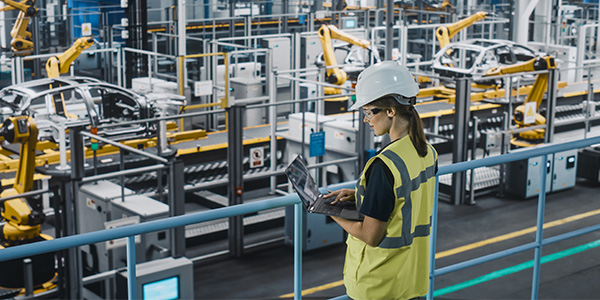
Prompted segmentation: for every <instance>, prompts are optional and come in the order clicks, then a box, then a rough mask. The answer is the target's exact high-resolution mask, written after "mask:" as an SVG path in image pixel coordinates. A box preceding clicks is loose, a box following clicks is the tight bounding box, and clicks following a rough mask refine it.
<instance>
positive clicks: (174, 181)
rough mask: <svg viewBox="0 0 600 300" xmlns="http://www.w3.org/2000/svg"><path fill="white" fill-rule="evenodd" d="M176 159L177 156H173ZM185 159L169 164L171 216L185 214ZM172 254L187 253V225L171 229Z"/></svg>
mask: <svg viewBox="0 0 600 300" xmlns="http://www.w3.org/2000/svg"><path fill="white" fill-rule="evenodd" d="M173 159H175V158H173ZM183 168H184V165H183V161H181V160H175V161H172V162H171V164H170V165H169V217H174V216H182V215H184V214H185V191H184V189H183V183H184V182H185V178H184V175H183ZM171 255H172V256H173V257H181V256H183V255H185V227H184V226H182V227H176V228H173V229H172V231H171Z"/></svg>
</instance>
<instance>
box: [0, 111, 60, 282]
mask: <svg viewBox="0 0 600 300" xmlns="http://www.w3.org/2000/svg"><path fill="white" fill-rule="evenodd" d="M37 137H38V129H37V126H36V125H35V123H34V122H33V119H32V118H31V117H28V116H18V117H11V118H8V119H6V120H5V121H4V123H3V124H2V127H0V141H1V140H4V141H6V142H9V143H20V144H21V147H20V154H19V168H18V170H17V174H16V177H15V181H14V184H13V186H12V188H9V189H6V190H4V191H2V193H1V194H0V197H2V198H6V197H11V196H17V195H20V194H22V193H25V192H28V191H31V190H32V189H33V175H34V172H35V151H36V149H35V147H36V144H37ZM0 215H1V216H2V222H0V251H2V249H4V248H8V247H12V246H18V245H23V244H28V243H33V242H38V241H43V240H50V239H52V237H50V236H49V235H46V234H43V233H41V230H40V227H41V226H40V225H41V224H42V223H43V221H44V214H43V213H42V212H40V211H37V210H34V209H32V207H31V206H30V204H29V202H28V201H27V200H26V199H25V198H23V197H19V198H13V199H9V200H6V201H3V202H1V203H0ZM31 260H32V267H33V284H34V287H35V288H36V289H38V290H39V289H44V290H47V289H50V288H53V287H54V286H55V284H53V283H52V280H53V278H55V276H56V270H55V259H54V253H47V254H41V255H37V256H34V257H31ZM0 270H3V272H0V294H5V293H7V291H8V292H10V291H11V290H12V291H14V292H15V293H16V294H19V293H23V292H24V290H23V288H24V272H23V266H22V259H15V260H10V261H4V262H1V263H0ZM7 270H10V272H7Z"/></svg>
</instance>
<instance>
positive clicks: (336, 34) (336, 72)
mask: <svg viewBox="0 0 600 300" xmlns="http://www.w3.org/2000/svg"><path fill="white" fill-rule="evenodd" d="M318 34H319V39H320V40H321V46H322V47H323V60H324V61H325V65H326V66H337V64H338V63H337V60H336V59H335V55H334V53H333V52H334V51H333V45H332V44H331V40H332V39H337V40H341V41H344V42H348V43H350V44H352V45H355V46H359V47H362V48H365V49H369V47H370V46H371V42H369V41H367V40H362V39H357V38H355V37H353V36H351V35H349V34H347V33H344V32H342V31H340V30H339V29H338V28H337V27H335V26H334V25H323V26H321V28H319V30H318ZM347 79H348V75H347V74H346V72H344V71H343V70H341V69H340V68H337V67H336V68H330V69H327V78H326V81H327V82H329V83H331V84H335V85H342V84H344V82H346V80H347ZM340 93H341V90H340V89H336V88H329V87H325V94H326V95H335V94H340Z"/></svg>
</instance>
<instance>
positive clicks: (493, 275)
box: [433, 240, 600, 297]
mask: <svg viewBox="0 0 600 300" xmlns="http://www.w3.org/2000/svg"><path fill="white" fill-rule="evenodd" d="M598 246H600V240H597V241H594V242H590V243H587V244H584V245H581V246H577V247H575V248H571V249H567V250H563V251H560V252H556V253H553V254H550V255H546V256H543V257H542V258H541V260H540V263H541V264H545V263H547V262H551V261H554V260H557V259H561V258H563V257H567V256H570V255H573V254H577V253H579V252H583V251H586V250H589V249H593V248H596V247H598ZM529 268H533V260H530V261H528V262H524V263H522V264H518V265H516V266H512V267H508V268H506V269H502V270H498V271H495V272H492V273H489V274H486V275H483V276H480V277H477V278H475V279H471V280H468V281H465V282H462V283H459V284H455V285H452V286H449V287H445V288H442V289H439V290H436V291H434V292H433V296H434V297H437V296H442V295H446V294H449V293H452V292H456V291H459V290H462V289H465V288H468V287H471V286H474V285H477V284H480V283H484V282H486V281H490V280H492V279H496V278H500V277H502V276H506V275H510V274H513V273H516V272H519V271H523V270H525V269H529Z"/></svg>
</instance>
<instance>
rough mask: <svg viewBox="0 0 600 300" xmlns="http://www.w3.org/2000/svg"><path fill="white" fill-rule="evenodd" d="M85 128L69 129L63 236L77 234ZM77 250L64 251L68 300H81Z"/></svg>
mask: <svg viewBox="0 0 600 300" xmlns="http://www.w3.org/2000/svg"><path fill="white" fill-rule="evenodd" d="M84 128H85V127H71V128H69V141H70V144H71V145H70V148H71V149H70V150H71V178H70V181H67V182H66V184H65V188H64V189H63V191H64V193H65V194H64V195H63V196H64V198H63V201H64V205H65V211H63V214H65V216H64V220H65V224H64V225H65V226H64V233H65V236H71V235H75V234H77V217H78V216H77V207H76V204H77V195H78V193H79V182H80V181H81V178H83V177H84V176H85V169H84V163H85V152H84V142H83V137H82V136H81V131H82V130H83V129H84ZM78 249H79V248H69V249H68V250H65V251H64V256H65V257H64V258H65V264H66V265H65V269H64V271H65V274H64V275H65V276H66V281H65V285H66V286H65V288H66V291H65V292H66V296H67V297H68V298H69V299H81V288H82V286H81V274H82V273H83V272H82V271H81V260H80V257H79V250H78Z"/></svg>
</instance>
